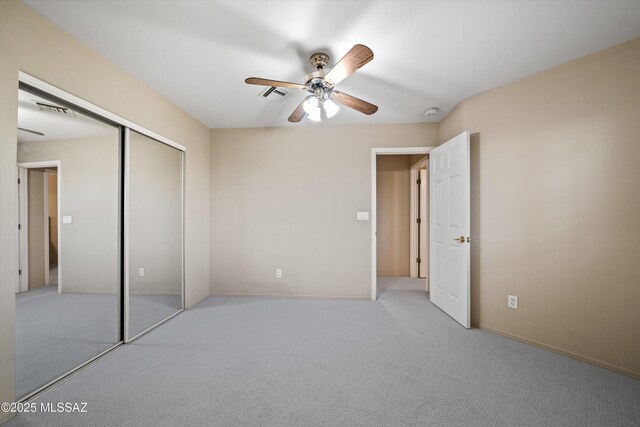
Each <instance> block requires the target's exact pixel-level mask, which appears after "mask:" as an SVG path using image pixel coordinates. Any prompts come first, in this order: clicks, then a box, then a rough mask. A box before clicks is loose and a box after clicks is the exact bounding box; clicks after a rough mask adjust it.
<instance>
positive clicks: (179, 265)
mask: <svg viewBox="0 0 640 427" xmlns="http://www.w3.org/2000/svg"><path fill="white" fill-rule="evenodd" d="M125 132H126V133H125V146H126V155H125V159H127V160H126V162H127V165H126V171H127V173H126V177H127V179H126V187H125V188H126V190H125V193H126V197H125V198H126V202H125V203H126V206H127V209H126V212H125V218H126V220H125V221H126V222H125V224H126V225H125V228H126V231H127V232H126V233H125V236H126V252H127V257H126V272H125V278H126V280H125V289H126V295H127V298H126V306H125V312H126V313H127V319H128V322H127V327H126V339H125V340H126V341H130V340H131V339H134V338H135V337H136V336H138V335H139V334H141V333H143V332H145V331H146V330H148V329H149V328H151V327H153V326H154V325H156V324H158V323H159V322H162V321H164V320H166V319H167V318H169V317H171V316H172V315H174V314H176V313H178V312H179V311H180V310H182V308H183V306H184V299H183V276H184V272H183V152H182V151H180V150H178V149H176V148H174V147H172V146H169V145H166V144H164V143H162V142H160V141H158V140H155V139H152V138H150V137H148V136H145V135H142V134H140V133H138V132H135V131H133V130H129V129H127V130H126V131H125Z"/></svg>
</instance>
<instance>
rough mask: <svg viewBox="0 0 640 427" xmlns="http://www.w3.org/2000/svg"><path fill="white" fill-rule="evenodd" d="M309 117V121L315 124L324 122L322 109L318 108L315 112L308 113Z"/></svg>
mask: <svg viewBox="0 0 640 427" xmlns="http://www.w3.org/2000/svg"><path fill="white" fill-rule="evenodd" d="M307 115H308V116H309V120H311V121H313V122H320V121H322V117H321V115H320V107H318V108H316V109H315V110H314V111H312V112H311V113H307Z"/></svg>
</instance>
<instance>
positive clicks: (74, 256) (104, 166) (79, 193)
mask: <svg viewBox="0 0 640 427" xmlns="http://www.w3.org/2000/svg"><path fill="white" fill-rule="evenodd" d="M119 146H120V143H119V131H118V130H117V129H116V128H113V132H112V134H111V135H105V136H99V137H92V138H76V139H70V140H55V141H39V142H21V143H19V144H18V161H19V162H38V161H51V160H60V162H61V166H60V177H61V181H62V182H61V190H62V191H61V201H60V209H61V215H62V216H71V217H72V218H73V223H72V224H62V235H61V237H62V238H61V242H60V245H61V248H60V253H61V258H60V268H61V270H62V275H61V281H60V283H61V289H62V292H89V293H115V292H118V291H119V283H120V280H119V269H118V255H119V247H118V245H119V243H118V242H119V234H118V230H119V223H120V211H119V187H118V185H119V182H120V177H119V173H120V172H119V152H120V150H119ZM30 173H31V171H30ZM29 210H30V211H31V206H29ZM30 234H31V233H30ZM89 248H90V250H89ZM29 270H31V268H29ZM29 281H31V279H29Z"/></svg>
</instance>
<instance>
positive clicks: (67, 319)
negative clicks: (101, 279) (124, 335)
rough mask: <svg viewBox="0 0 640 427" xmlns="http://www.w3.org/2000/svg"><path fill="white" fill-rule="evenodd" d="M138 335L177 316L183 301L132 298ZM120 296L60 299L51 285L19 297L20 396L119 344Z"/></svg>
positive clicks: (70, 295)
mask: <svg viewBox="0 0 640 427" xmlns="http://www.w3.org/2000/svg"><path fill="white" fill-rule="evenodd" d="M130 304H131V325H132V330H133V331H135V332H141V331H143V330H144V329H146V328H148V327H149V326H152V325H153V324H154V323H157V322H159V321H161V320H162V319H164V318H165V317H167V316H169V315H171V314H173V313H175V311H177V310H178V309H179V307H180V305H181V297H180V296H164V295H159V296H156V295H133V296H131V297H130ZM118 307H119V305H118V296H117V295H97V294H80V293H68V294H58V293H57V286H55V285H49V286H44V287H42V288H37V289H33V290H30V291H28V292H24V293H20V294H17V295H16V396H18V397H21V396H25V395H27V394H28V393H30V392H32V391H33V390H36V389H38V388H39V387H41V386H42V385H44V384H46V383H48V382H50V381H52V380H54V379H55V378H57V377H59V376H60V375H63V374H64V373H66V372H68V371H69V370H71V369H73V368H75V367H76V366H78V365H80V364H82V363H84V362H86V361H87V360H89V359H91V358H92V357H94V356H95V355H97V354H100V353H102V352H103V351H105V350H107V349H108V348H109V347H111V346H113V345H114V344H115V343H116V342H118V341H119V337H118V329H117V328H118V318H119V308H118Z"/></svg>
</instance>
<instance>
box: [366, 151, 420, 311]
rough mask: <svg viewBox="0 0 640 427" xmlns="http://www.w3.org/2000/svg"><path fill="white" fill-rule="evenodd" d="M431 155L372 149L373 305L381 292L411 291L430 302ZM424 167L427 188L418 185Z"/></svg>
mask: <svg viewBox="0 0 640 427" xmlns="http://www.w3.org/2000/svg"><path fill="white" fill-rule="evenodd" d="M430 150H431V147H411V148H374V149H372V169H371V172H372V215H371V218H372V292H371V293H372V299H374V300H375V299H377V295H378V294H379V293H383V292H385V291H389V290H401V291H412V292H416V293H418V294H422V295H424V296H425V297H428V295H427V294H426V291H428V288H427V278H428V255H427V253H428V252H427V251H428V249H427V247H428V236H427V234H426V233H427V228H428V227H427V224H428V223H429V222H428V218H427V217H428V215H427V214H426V206H427V205H425V200H426V198H427V193H426V188H427V187H428V183H427V182H426V178H427V174H426V167H427V166H426V165H427V163H428V153H429V151H430ZM421 167H422V168H423V169H424V172H423V177H424V178H423V179H424V185H423V186H418V185H416V184H415V183H416V182H417V180H418V178H417V177H419V176H420V173H421V172H420V168H421ZM418 197H420V198H421V201H418V200H417V199H418ZM421 205H422V209H423V210H422V213H421V212H420V207H421ZM418 220H419V221H420V222H421V223H422V225H423V226H422V227H420V226H419V225H420V224H418V222H417V221H418ZM420 251H421V252H422V255H419V253H420Z"/></svg>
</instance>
